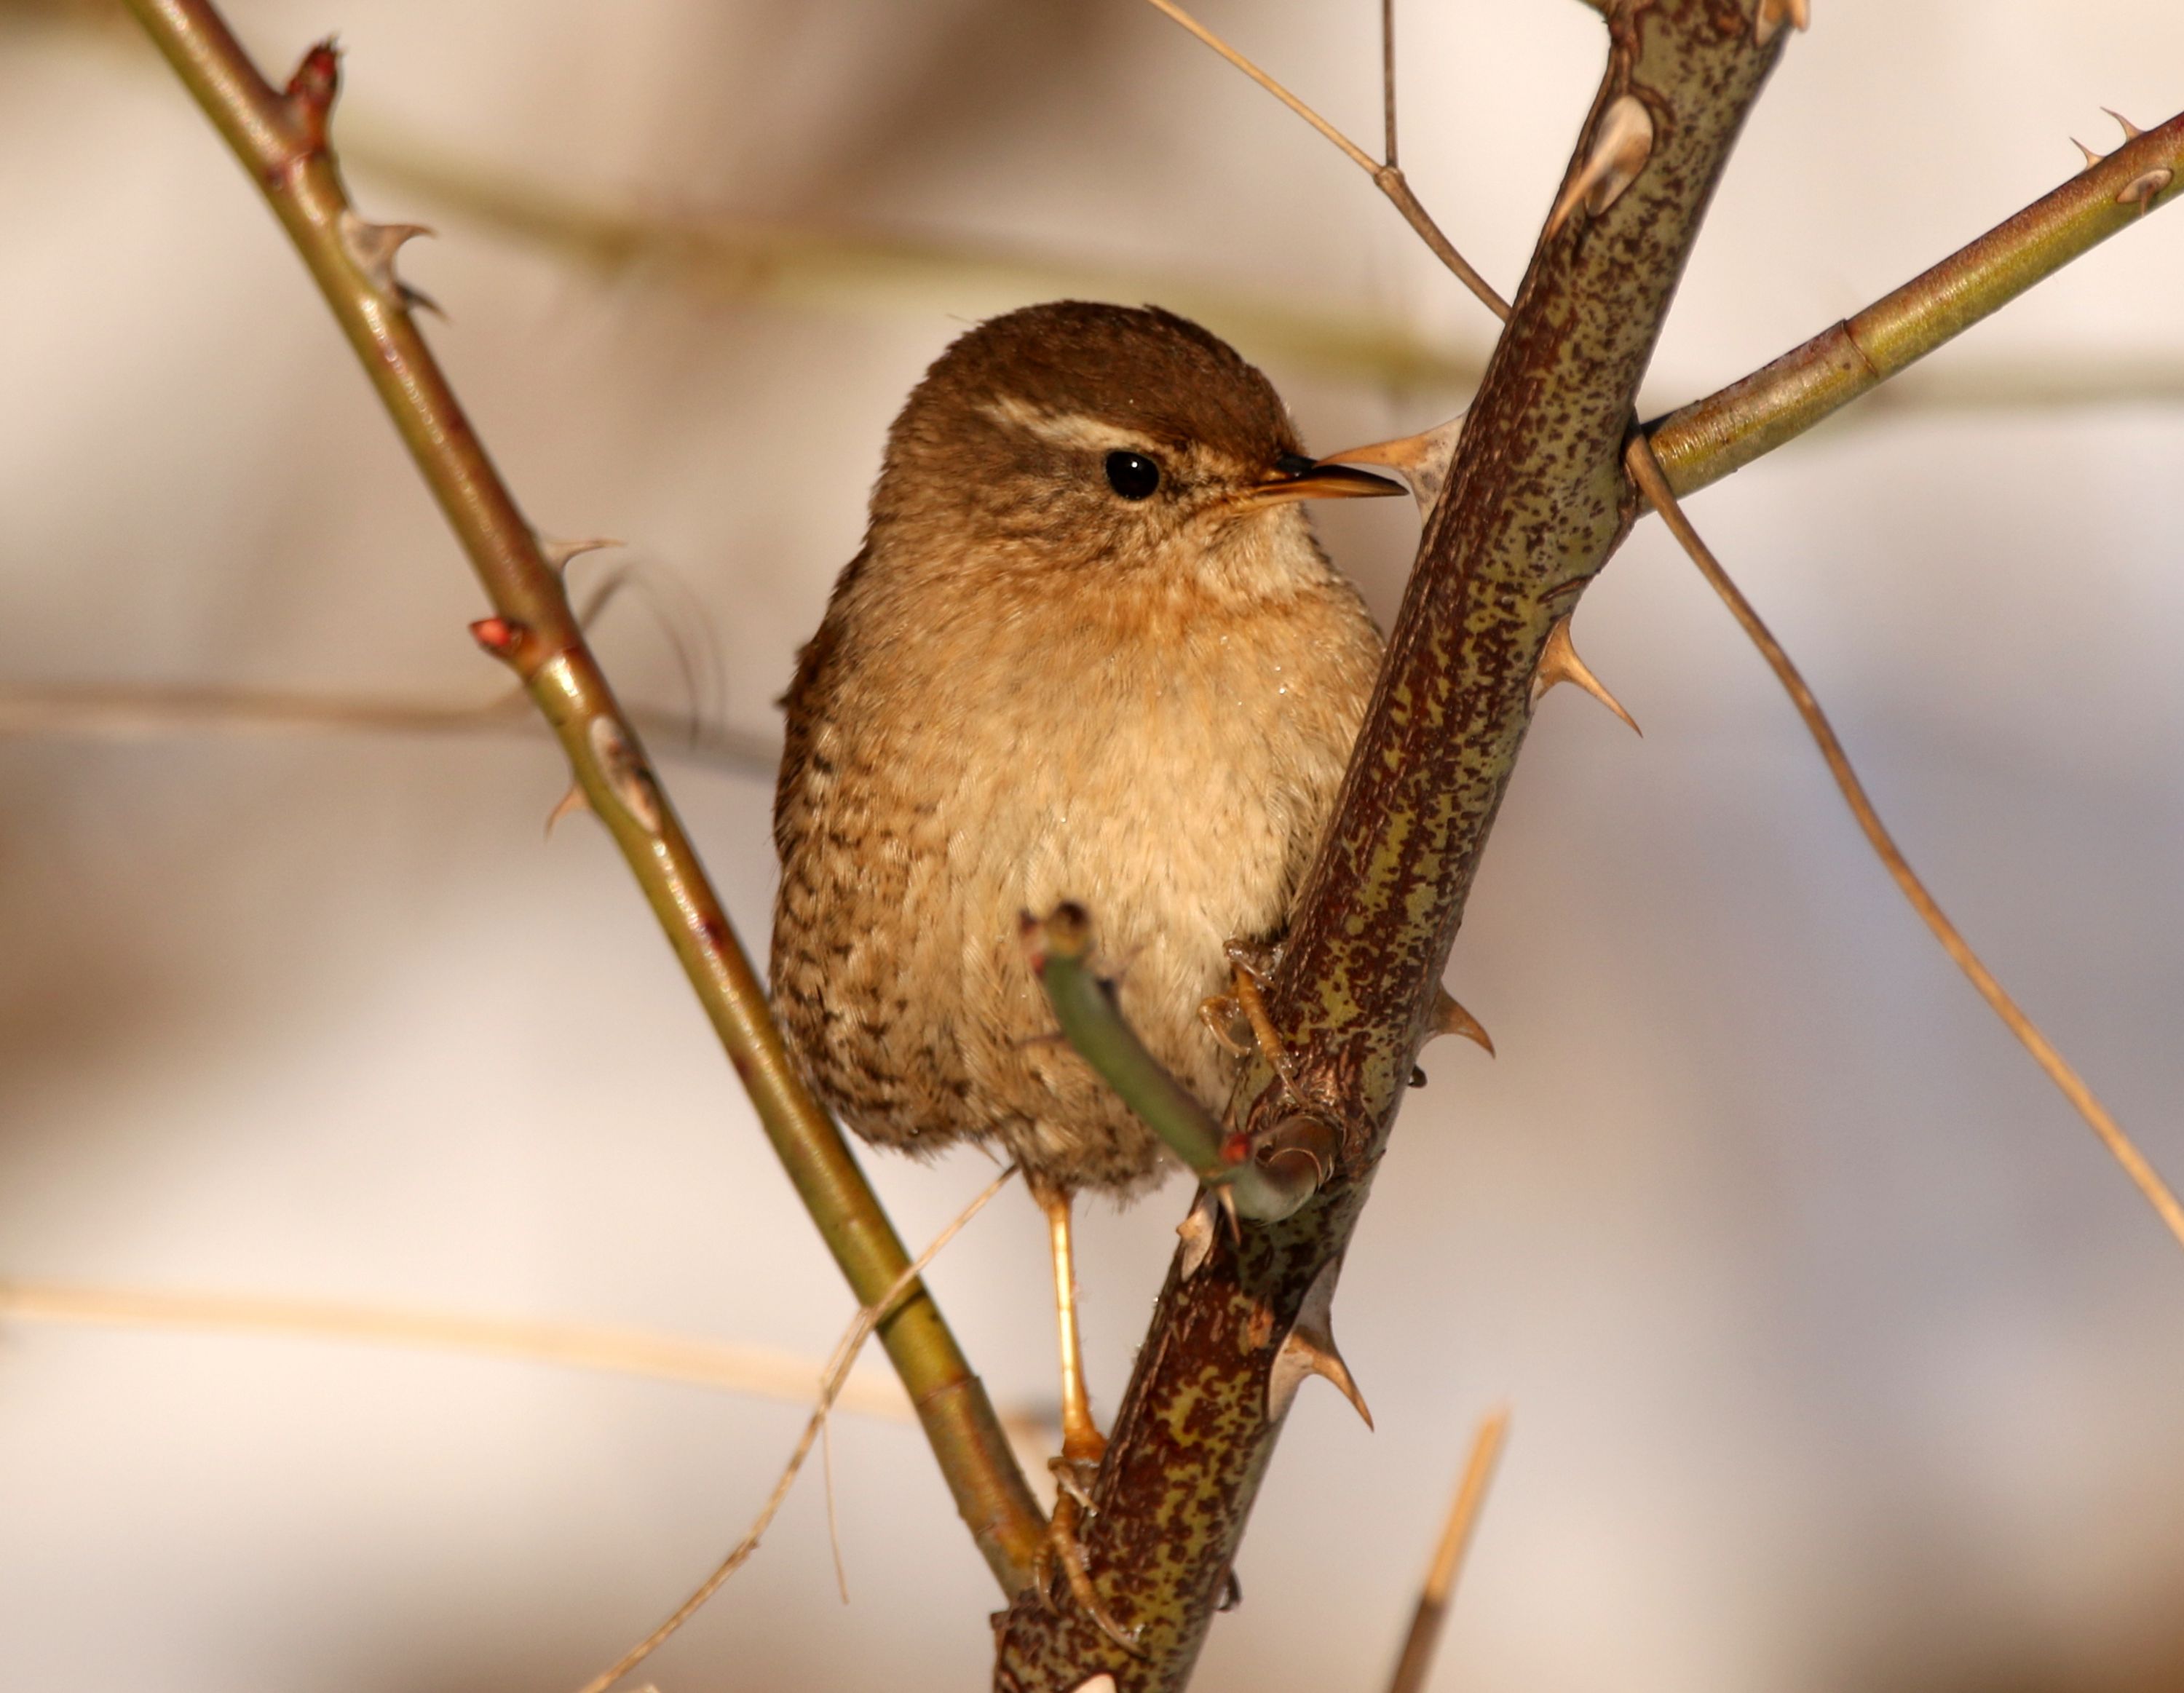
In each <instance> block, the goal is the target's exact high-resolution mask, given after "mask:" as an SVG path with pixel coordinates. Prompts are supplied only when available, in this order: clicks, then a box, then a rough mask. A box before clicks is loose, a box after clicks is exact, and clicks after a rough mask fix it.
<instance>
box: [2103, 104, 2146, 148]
mask: <svg viewBox="0 0 2184 1693" xmlns="http://www.w3.org/2000/svg"><path fill="white" fill-rule="evenodd" d="M2101 109H2102V110H2103V112H2106V113H2107V114H2109V116H2110V117H2112V118H2114V120H2116V123H2117V124H2118V125H2120V127H2121V129H2122V130H2123V138H2124V139H2125V140H2126V141H2137V139H2138V138H2139V137H2140V136H2142V135H2144V134H2145V133H2146V131H2144V130H2142V129H2141V128H2139V126H2138V125H2137V124H2135V123H2133V122H2131V120H2130V119H2129V118H2126V116H2124V114H2122V113H2121V112H2119V111H2118V110H2116V109H2115V108H2114V106H2103V107H2102V108H2101Z"/></svg>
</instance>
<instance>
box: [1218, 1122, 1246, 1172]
mask: <svg viewBox="0 0 2184 1693" xmlns="http://www.w3.org/2000/svg"><path fill="white" fill-rule="evenodd" d="M1250 1156H1251V1136H1250V1135H1248V1134H1245V1133H1242V1132H1241V1131H1240V1130H1235V1129H1231V1130H1230V1131H1229V1133H1227V1134H1224V1135H1223V1136H1222V1137H1221V1161H1222V1162H1223V1163H1224V1164H1240V1163H1242V1162H1243V1161H1245V1159H1246V1158H1248V1157H1250Z"/></svg>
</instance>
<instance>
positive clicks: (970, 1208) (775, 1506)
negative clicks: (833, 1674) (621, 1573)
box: [583, 1164, 1017, 1693]
mask: <svg viewBox="0 0 2184 1693" xmlns="http://www.w3.org/2000/svg"><path fill="white" fill-rule="evenodd" d="M1016 1172H1017V1167H1016V1166H1015V1165H1013V1164H1011V1165H1010V1166H1009V1167H1007V1168H1006V1170H1003V1171H1002V1172H1001V1173H1000V1175H998V1176H996V1177H995V1178H994V1179H993V1180H992V1181H990V1182H989V1183H987V1184H986V1185H985V1187H984V1188H983V1189H981V1190H980V1191H979V1193H978V1196H977V1197H976V1198H975V1199H973V1200H972V1201H971V1203H970V1204H968V1205H967V1206H964V1207H963V1209H962V1210H961V1211H960V1212H958V1213H957V1214H956V1220H955V1221H954V1222H950V1224H949V1225H948V1226H947V1228H944V1229H942V1230H941V1231H940V1233H939V1234H936V1235H934V1236H933V1244H932V1245H929V1246H928V1247H927V1248H926V1249H925V1250H923V1251H922V1252H921V1253H919V1254H918V1255H917V1258H916V1259H915V1260H914V1261H912V1262H911V1265H910V1267H908V1268H907V1269H905V1270H904V1271H903V1273H902V1274H901V1275H900V1276H898V1277H897V1278H895V1284H894V1286H893V1287H892V1288H890V1289H888V1291H887V1293H886V1295H884V1296H883V1297H882V1298H880V1299H878V1300H874V1301H873V1302H872V1304H870V1305H868V1306H865V1307H864V1308H863V1309H862V1310H861V1311H860V1312H858V1313H857V1314H856V1316H855V1317H854V1318H852V1319H851V1321H850V1326H849V1328H847V1329H845V1330H844V1332H843V1334H842V1338H841V1339H840V1341H839V1342H838V1343H837V1344H836V1345H835V1348H834V1351H833V1356H832V1357H830V1358H829V1359H828V1360H827V1373H826V1376H825V1378H824V1379H823V1380H822V1382H821V1384H820V1387H819V1402H818V1403H817V1404H816V1405H815V1406H813V1407H812V1409H811V1417H810V1419H809V1420H808V1421H807V1422H806V1423H805V1425H804V1433H803V1434H801V1435H800V1436H799V1438H798V1440H797V1442H796V1448H795V1450H794V1451H792V1452H791V1453H790V1454H789V1456H788V1465H787V1467H784V1468H783V1471H782V1473H781V1479H780V1480H779V1481H777V1482H776V1483H775V1484H774V1488H773V1491H772V1494H771V1495H768V1496H767V1499H766V1503H765V1505H764V1506H761V1507H760V1511H759V1513H758V1517H757V1519H756V1520H755V1522H753V1523H752V1524H751V1526H750V1530H749V1533H747V1534H745V1535H744V1537H743V1539H742V1540H738V1542H737V1543H736V1544H735V1545H734V1546H733V1548H732V1549H731V1550H730V1551H729V1552H728V1555H727V1557H724V1558H722V1559H721V1562H720V1565H719V1567H718V1568H716V1569H715V1570H714V1571H713V1573H711V1574H710V1575H709V1576H707V1577H706V1578H705V1580H703V1581H702V1582H700V1583H699V1584H698V1587H697V1590H695V1591H694V1592H693V1593H692V1594H691V1596H689V1597H688V1599H686V1600H684V1601H682V1604H680V1605H679V1606H677V1607H676V1608H675V1612H674V1614H673V1615H672V1616H671V1617H669V1618H668V1619H667V1620H666V1622H664V1623H661V1624H660V1626H659V1627H658V1628H656V1629H654V1630H653V1631H652V1632H651V1633H650V1634H649V1635H646V1636H645V1637H644V1638H643V1640H640V1641H638V1644H637V1645H636V1646H632V1647H631V1648H630V1650H629V1651H627V1652H625V1653H623V1654H622V1656H621V1658H620V1659H619V1660H617V1661H616V1663H615V1665H614V1667H613V1668H610V1669H608V1670H605V1671H604V1672H602V1673H601V1674H599V1675H596V1676H594V1677H593V1679H591V1680H589V1681H588V1682H586V1683H585V1684H584V1687H583V1693H606V1690H607V1689H608V1688H610V1687H611V1686H613V1685H614V1684H615V1683H616V1682H617V1681H619V1680H621V1679H622V1677H623V1676H625V1675H627V1674H629V1672H630V1671H631V1670H632V1669H634V1668H637V1666H638V1664H640V1663H642V1662H644V1660H645V1659H646V1658H648V1657H651V1656H652V1654H653V1653H654V1652H655V1651H657V1650H658V1649H659V1648H660V1646H661V1645H663V1644H664V1643H665V1642H666V1640H667V1638H668V1636H669V1635H672V1634H673V1633H674V1632H675V1631H676V1630H677V1629H679V1628H681V1627H682V1625H683V1623H687V1622H688V1621H689V1620H690V1618H692V1617H694V1616H695V1615H696V1614H697V1613H698V1611H699V1608H700V1607H702V1606H703V1605H704V1604H705V1601H707V1600H708V1599H710V1598H711V1597H712V1596H714V1595H715V1594H716V1593H717V1592H719V1591H720V1590H721V1588H722V1587H723V1586H724V1585H725V1584H727V1579H728V1578H729V1577H730V1576H732V1575H733V1574H734V1573H736V1572H737V1571H738V1570H739V1569H741V1568H743V1567H744V1564H745V1563H747V1562H749V1559H750V1556H751V1554H752V1553H754V1552H755V1551H757V1550H758V1543H759V1539H760V1536H761V1535H763V1534H765V1533H766V1529H767V1528H768V1527H769V1526H771V1525H772V1522H773V1518H774V1513H775V1512H778V1511H779V1510H780V1509H781V1506H782V1501H784V1500H786V1499H787V1498H788V1490H789V1489H790V1488H791V1487H793V1486H794V1485H795V1484H796V1476H797V1473H798V1472H799V1470H801V1469H802V1468H803V1467H804V1461H805V1459H806V1458H808V1457H809V1456H811V1445H812V1442H813V1441H815V1440H817V1439H818V1438H819V1436H820V1432H821V1430H822V1429H823V1428H825V1427H826V1426H827V1412H829V1411H831V1410H832V1409H833V1405H834V1401H835V1397H836V1396H837V1395H838V1394H839V1393H840V1392H841V1390H842V1384H843V1383H844V1381H846V1380H847V1379H848V1378H849V1373H850V1365H852V1364H854V1363H855V1362H856V1361H857V1354H858V1353H859V1352H860V1351H862V1350H863V1347H864V1344H865V1342H866V1340H867V1339H871V1338H872V1330H873V1329H874V1328H877V1327H878V1326H879V1324H880V1323H881V1322H882V1321H883V1319H884V1318H885V1317H886V1316H887V1313H888V1311H889V1307H891V1306H893V1305H894V1302H895V1301H896V1300H899V1299H900V1298H901V1297H902V1296H903V1295H905V1294H906V1293H908V1292H910V1291H911V1289H914V1288H915V1287H916V1286H917V1278H919V1277H920V1276H922V1274H924V1273H925V1268H926V1267H927V1266H928V1264H930V1263H931V1262H932V1261H933V1259H934V1258H935V1257H937V1256H939V1253H940V1252H941V1250H943V1249H944V1247H945V1246H946V1245H948V1243H949V1242H950V1241H951V1240H953V1239H955V1238H956V1236H957V1235H958V1234H961V1233H962V1231H963V1229H964V1227H965V1226H966V1225H967V1223H969V1222H970V1221H971V1219H972V1217H976V1216H977V1215H978V1213H979V1212H980V1211H983V1210H984V1209H985V1208H986V1202H987V1200H990V1199H992V1198H993V1196H994V1195H995V1194H997V1193H999V1192H1000V1190H1001V1189H1002V1188H1003V1187H1004V1186H1006V1184H1007V1183H1008V1179H1009V1178H1010V1177H1011V1176H1013V1175H1015V1174H1016ZM831 1531H832V1530H831V1523H830V1529H829V1532H831ZM838 1556H839V1554H838V1553H837V1557H838ZM835 1568H836V1573H837V1574H839V1573H840V1564H839V1562H837V1564H836V1566H835ZM842 1596H843V1598H844V1601H846V1600H847V1599H848V1598H849V1590H848V1588H847V1585H846V1583H845V1584H844V1589H843V1594H842Z"/></svg>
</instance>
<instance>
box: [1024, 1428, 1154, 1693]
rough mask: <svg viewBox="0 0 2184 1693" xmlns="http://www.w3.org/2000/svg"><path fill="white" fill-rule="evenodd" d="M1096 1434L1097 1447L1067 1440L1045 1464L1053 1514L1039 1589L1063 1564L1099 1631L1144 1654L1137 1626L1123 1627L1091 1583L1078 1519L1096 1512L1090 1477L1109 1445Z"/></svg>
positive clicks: (1074, 1594)
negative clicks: (1059, 1452)
mask: <svg viewBox="0 0 2184 1693" xmlns="http://www.w3.org/2000/svg"><path fill="white" fill-rule="evenodd" d="M1093 1439H1094V1440H1098V1441H1099V1447H1098V1449H1096V1450H1090V1451H1088V1450H1086V1449H1085V1447H1084V1445H1083V1443H1082V1442H1079V1441H1070V1442H1067V1443H1066V1444H1065V1449H1064V1451H1063V1452H1062V1455H1061V1456H1060V1457H1058V1458H1054V1459H1051V1460H1050V1461H1049V1462H1048V1464H1047V1468H1048V1469H1050V1471H1052V1472H1053V1474H1054V1484H1055V1501H1054V1516H1053V1518H1052V1519H1051V1520H1050V1522H1049V1523H1047V1525H1046V1550H1045V1561H1046V1567H1045V1568H1043V1569H1041V1570H1039V1572H1037V1573H1038V1576H1039V1590H1041V1591H1042V1592H1045V1591H1046V1590H1048V1587H1049V1585H1050V1582H1051V1580H1052V1578H1053V1566H1054V1565H1055V1564H1056V1563H1058V1564H1060V1565H1061V1573H1062V1576H1063V1578H1064V1579H1066V1580H1067V1582H1068V1583H1069V1594H1070V1596H1071V1597H1072V1598H1073V1599H1074V1600H1076V1601H1077V1603H1078V1606H1079V1607H1081V1608H1082V1609H1083V1611H1084V1614H1085V1615H1086V1616H1088V1617H1089V1618H1091V1619H1092V1620H1093V1622H1094V1623H1096V1624H1097V1625H1098V1627H1099V1629H1100V1633H1101V1634H1103V1635H1106V1637H1107V1638H1108V1639H1109V1640H1112V1641H1114V1643H1115V1644H1116V1645H1117V1646H1120V1647H1122V1649H1123V1651H1126V1652H1128V1653H1130V1654H1132V1655H1133V1656H1134V1657H1135V1656H1141V1655H1142V1648H1141V1647H1139V1645H1138V1630H1137V1629H1126V1628H1124V1627H1123V1625H1122V1624H1121V1623H1118V1622H1117V1621H1116V1620H1115V1618H1114V1617H1113V1616H1112V1613H1110V1612H1109V1611H1108V1609H1107V1607H1106V1606H1105V1605H1103V1604H1101V1603H1100V1594H1099V1590H1097V1589H1096V1588H1095V1587H1094V1586H1093V1585H1092V1572H1091V1570H1090V1568H1089V1567H1088V1566H1087V1564H1086V1563H1085V1561H1084V1542H1083V1541H1082V1540H1079V1539H1078V1534H1077V1527H1078V1523H1082V1522H1084V1521H1085V1520H1087V1519H1088V1518H1090V1517H1092V1516H1093V1515H1094V1514H1095V1509H1096V1507H1095V1506H1094V1505H1093V1503H1092V1481H1093V1478H1094V1477H1095V1476H1096V1475H1097V1474H1098V1473H1099V1471H1100V1451H1104V1450H1105V1449H1106V1444H1107V1443H1106V1440H1105V1439H1104V1438H1102V1437H1100V1436H1099V1435H1097V1434H1095V1435H1094V1436H1093ZM1070 1445H1075V1446H1077V1447H1078V1451H1076V1452H1075V1453H1072V1452H1071V1451H1068V1450H1067V1447H1068V1446H1070Z"/></svg>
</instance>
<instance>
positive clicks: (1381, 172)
mask: <svg viewBox="0 0 2184 1693" xmlns="http://www.w3.org/2000/svg"><path fill="white" fill-rule="evenodd" d="M1147 3H1149V4H1151V6H1153V7H1155V8H1156V9H1158V10H1160V11H1162V12H1164V13H1166V14H1167V15H1168V16H1169V17H1170V18H1172V19H1174V20H1175V21H1176V22H1177V23H1178V24H1180V25H1183V27H1184V29H1186V30H1188V31H1190V33H1191V34H1192V35H1194V36H1197V37H1198V39H1199V40H1200V41H1201V42H1205V43H1206V46H1208V47H1212V49H1213V51H1214V52H1216V53H1219V54H1220V55H1221V57H1222V58H1225V59H1227V60H1228V61H1229V64H1233V65H1234V66H1235V67H1236V69H1237V70H1240V71H1242V72H1243V73H1244V75H1246V76H1248V77H1250V78H1251V81H1254V82H1256V83H1257V84H1258V85H1259V86H1261V87H1262V88H1263V89H1265V90H1266V91H1267V92H1268V93H1269V94H1271V95H1273V97H1275V98H1276V99H1277V100H1279V101H1280V102H1281V103H1283V104H1284V106H1287V107H1288V108H1289V109H1290V110H1291V111H1292V112H1295V114H1297V115H1298V116H1299V117H1301V118H1302V119H1303V120H1305V121H1306V122H1307V123H1308V124H1310V125H1312V127H1313V128H1314V129H1316V130H1318V131H1319V132H1320V134H1322V135H1323V136H1326V137H1327V139H1328V140H1329V141H1330V142H1333V143H1334V145H1335V146H1336V147H1338V148H1341V149H1342V154H1343V157H1344V158H1346V159H1348V160H1349V161H1350V162H1351V164H1354V165H1356V166H1357V168H1358V169H1359V170H1362V171H1363V172H1364V173H1365V174H1366V175H1368V176H1370V177H1371V178H1372V179H1373V187H1377V188H1378V189H1379V191H1380V192H1382V193H1383V194H1385V195H1386V196H1387V197H1388V200H1389V203H1390V204H1392V205H1393V206H1394V207H1395V209H1396V210H1397V211H1399V212H1401V214H1403V220H1404V221H1405V222H1406V223H1407V224H1409V225H1410V226H1411V227H1412V229H1413V230H1415V231H1418V237H1419V238H1420V239H1421V240H1423V241H1424V242H1425V244H1426V245H1427V246H1428V247H1429V248H1432V249H1433V254H1434V256H1435V258H1436V259H1440V262H1441V263H1442V264H1444V265H1446V266H1447V267H1448V268H1449V269H1450V270H1451V271H1453V272H1454V273H1455V275H1456V277H1457V281H1460V282H1462V283H1463V286H1464V287H1467V288H1468V289H1470V290H1471V292H1473V293H1474V294H1476V295H1477V296H1478V297H1479V300H1480V302H1481V303H1482V304H1484V305H1485V307H1486V309H1488V310H1489V311H1490V312H1492V313H1493V314H1494V315H1495V316H1496V317H1498V318H1501V319H1503V320H1507V318H1508V315H1509V305H1508V302H1507V301H1506V300H1504V299H1503V298H1502V296H1501V295H1499V294H1497V293H1496V292H1494V288H1493V286H1492V285H1491V284H1490V283H1489V282H1488V281H1487V280H1486V279H1485V277H1484V276H1480V275H1479V273H1478V272H1477V271H1476V270H1473V269H1472V268H1471V265H1470V261H1469V260H1468V259H1465V258H1464V256H1463V254H1462V253H1458V252H1457V250H1456V246H1455V243H1454V242H1451V241H1450V240H1449V238H1448V237H1446V235H1444V234H1442V233H1441V230H1440V225H1439V224H1437V223H1435V221H1434V220H1433V219H1432V217H1431V216H1430V215H1429V214H1428V213H1427V211H1426V209H1425V208H1424V206H1422V205H1420V204H1419V203H1418V196H1417V195H1416V194H1414V193H1412V192H1411V185H1410V184H1409V182H1407V181H1405V180H1404V177H1403V173H1402V172H1401V170H1398V169H1397V168H1396V164H1395V161H1394V156H1393V155H1394V148H1393V146H1392V144H1391V145H1390V159H1389V162H1388V163H1387V164H1382V163H1381V162H1380V161H1379V159H1375V158H1373V155H1372V154H1371V153H1368V152H1366V151H1365V149H1364V148H1362V147H1360V146H1358V145H1357V142H1354V141H1352V140H1351V139H1350V137H1349V136H1346V135H1345V134H1343V132H1342V131H1340V130H1339V129H1337V128H1335V126H1334V125H1333V124H1330V123H1329V122H1328V120H1326V119H1325V118H1323V117H1322V116H1320V114H1318V113H1317V112H1315V111H1314V110H1312V108H1311V107H1309V106H1307V105H1306V104H1305V103H1304V102H1303V101H1301V100H1300V99H1299V98H1297V97H1296V96H1295V95H1294V94H1292V93H1290V91H1289V90H1288V89H1286V88H1284V87H1283V86H1282V85H1281V84H1280V83H1279V82H1277V81H1275V80H1274V79H1273V77H1271V76H1269V75H1268V74H1267V73H1266V72H1265V71H1263V70H1260V69H1259V67H1258V66H1257V65H1256V64H1252V63H1251V60H1250V59H1248V58H1245V57H1244V55H1243V54H1242V53H1239V52H1237V51H1236V49H1235V48H1234V47H1231V46H1229V43H1228V42H1224V41H1223V40H1222V39H1221V37H1220V36H1217V35H1215V34H1214V33H1213V31H1211V30H1209V29H1207V28H1206V25H1203V24H1201V23H1200V22H1199V21H1198V19H1195V18H1194V17H1192V16H1191V15H1190V13H1188V12H1186V11H1184V9H1183V8H1182V7H1180V6H1178V5H1177V4H1175V3H1174V0H1147ZM1389 86H1390V87H1392V86H1394V85H1393V83H1392V82H1391V83H1390V85H1389ZM1390 121H1391V122H1392V117H1391V119H1390Z"/></svg>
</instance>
